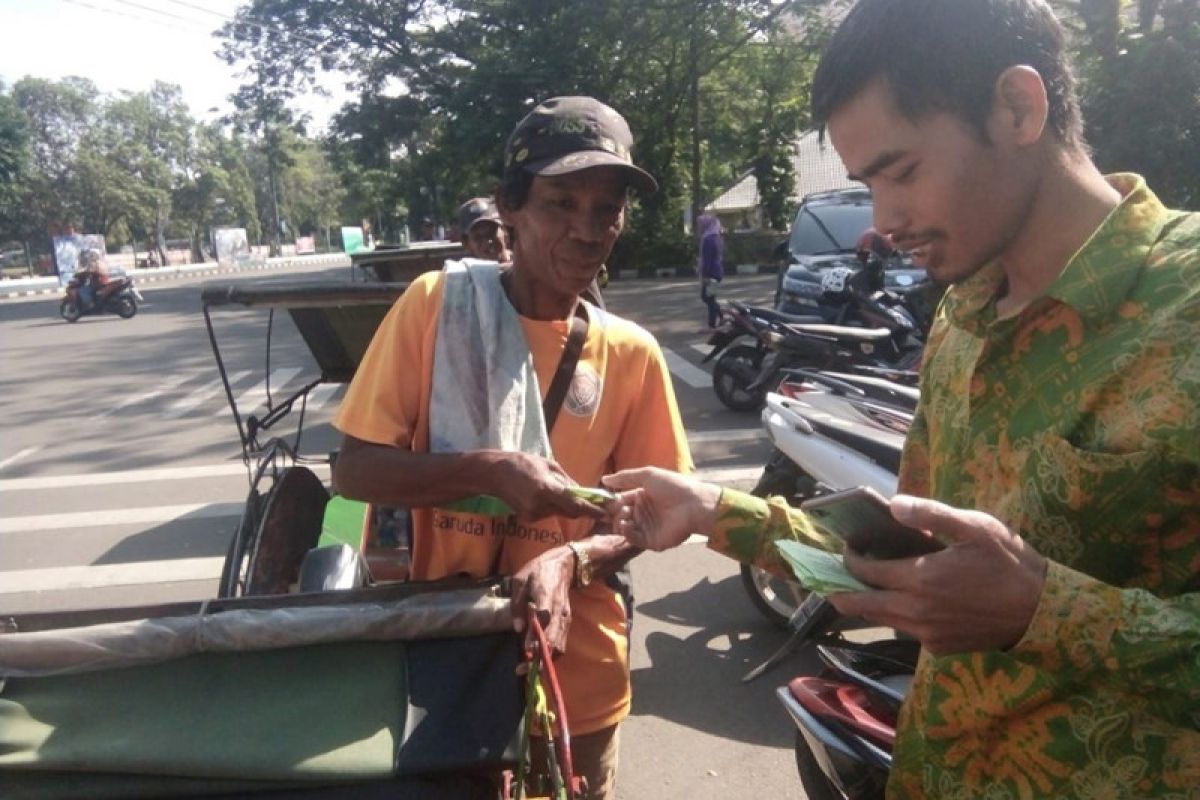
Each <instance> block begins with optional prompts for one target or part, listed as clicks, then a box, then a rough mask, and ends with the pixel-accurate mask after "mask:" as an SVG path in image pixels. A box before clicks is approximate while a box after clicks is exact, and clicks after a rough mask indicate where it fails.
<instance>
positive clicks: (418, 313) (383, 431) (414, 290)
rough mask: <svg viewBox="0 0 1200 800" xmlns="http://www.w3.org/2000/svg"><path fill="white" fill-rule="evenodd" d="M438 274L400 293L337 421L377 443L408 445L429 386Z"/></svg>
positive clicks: (344, 428)
mask: <svg viewBox="0 0 1200 800" xmlns="http://www.w3.org/2000/svg"><path fill="white" fill-rule="evenodd" d="M437 277H438V274H437V273H427V274H425V275H423V276H421V277H420V278H418V279H417V280H415V281H413V282H412V284H410V285H409V287H408V288H407V289H406V290H405V291H404V294H402V295H400V298H399V299H398V300H397V301H396V302H395V304H394V305H393V306H392V308H391V309H390V310H389V311H388V313H387V316H385V317H384V319H383V322H381V323H380V325H379V328H378V329H377V330H376V331H375V336H374V338H372V339H371V344H370V345H369V346H368V347H367V352H366V353H365V354H364V355H363V359H362V363H360V364H359V366H358V370H357V371H356V372H355V373H354V379H353V380H352V381H351V382H350V388H349V389H347V390H346V397H345V399H344V400H342V405H341V407H340V408H339V409H338V413H337V415H336V416H335V417H334V420H333V425H334V427H335V428H337V429H338V430H339V431H341V432H342V433H344V434H346V435H348V436H353V437H354V438H356V439H362V440H363V441H366V442H371V443H372V444H383V445H390V446H393V447H400V448H409V447H410V446H411V444H412V439H413V434H414V431H415V429H416V425H417V420H418V419H419V417H420V413H421V400H422V392H423V391H424V390H425V388H426V387H425V383H426V379H425V377H424V376H425V374H426V372H427V370H426V369H425V364H424V361H425V358H426V352H425V350H426V341H427V339H430V337H429V336H427V333H428V330H427V329H428V328H429V327H430V326H432V325H435V324H436V320H437V310H438V309H439V308H440V291H438V290H439V286H440V285H439V284H438V283H437V281H436V279H437Z"/></svg>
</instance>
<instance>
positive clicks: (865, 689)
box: [742, 369, 919, 800]
mask: <svg viewBox="0 0 1200 800" xmlns="http://www.w3.org/2000/svg"><path fill="white" fill-rule="evenodd" d="M917 398H918V391H917V389H916V388H915V375H913V374H911V373H905V372H902V371H896V370H887V369H878V370H875V371H874V372H873V373H871V374H853V373H830V372H818V371H812V370H793V371H790V372H788V373H787V375H786V376H785V378H784V380H783V381H782V382H781V383H780V385H779V391H778V392H773V393H770V394H768V395H767V400H766V408H765V409H764V410H763V414H762V417H763V425H764V427H765V428H766V430H767V433H768V436H769V437H770V439H771V442H772V444H773V445H774V448H775V449H774V451H773V453H772V455H771V458H770V460H769V461H768V463H767V465H766V466H765V467H764V469H763V474H762V476H761V477H760V479H759V481H758V485H757V486H756V487H755V489H754V490H753V491H754V493H755V494H757V495H760V496H766V495H779V496H782V497H784V498H785V499H786V500H787V501H788V503H789V504H791V505H799V504H800V503H801V502H802V501H804V500H806V499H808V498H810V497H815V496H818V495H821V494H825V493H828V492H830V491H833V490H837V489H844V488H848V487H852V486H870V487H871V488H873V489H875V490H876V491H878V492H879V493H880V494H883V495H885V496H890V495H892V494H894V493H895V491H896V483H897V472H898V469H899V463H900V452H901V448H902V446H903V442H904V436H905V434H906V433H907V431H908V428H909V426H910V425H911V423H912V417H913V412H914V410H915V408H916V403H917ZM742 580H743V583H744V585H745V586H746V589H747V592H748V593H749V595H750V598H751V600H752V601H753V602H754V604H755V606H756V607H757V608H758V609H759V610H760V611H761V612H762V613H763V614H765V615H766V616H767V617H768V618H769V619H771V620H772V621H774V622H776V623H777V624H780V625H782V626H784V627H786V628H787V629H788V630H789V631H790V634H791V635H790V636H789V638H788V641H787V643H786V644H785V645H784V646H783V647H782V648H780V650H779V651H777V652H776V653H775V654H774V655H773V656H772V657H771V658H770V659H768V661H767V662H766V663H764V664H762V665H760V666H759V667H757V668H756V669H754V670H752V671H751V672H750V673H749V674H748V675H747V676H746V678H745V679H744V680H752V679H754V678H756V677H758V676H760V675H762V674H763V673H764V672H766V671H767V670H768V669H770V668H771V667H772V666H774V665H777V664H779V663H781V662H782V661H783V660H784V659H785V658H786V657H787V656H788V655H790V654H791V653H792V652H794V651H795V650H796V649H797V648H798V647H800V646H802V645H806V644H815V645H816V648H817V653H818V655H819V656H820V658H821V661H822V662H823V664H824V668H823V669H822V671H821V674H819V675H816V676H813V675H800V676H797V677H795V678H793V679H792V680H790V681H789V682H788V683H787V684H786V685H784V686H780V687H778V688H777V689H776V695H777V697H778V698H779V701H780V703H781V704H782V705H783V706H784V708H785V709H786V710H787V712H788V715H789V716H790V717H791V719H792V721H793V723H794V724H795V726H796V739H795V745H794V747H795V758H796V767H797V770H798V772H799V775H800V781H801V784H802V785H803V787H804V791H805V794H806V796H807V797H809V798H810V800H881V799H882V798H883V794H884V786H885V784H886V782H887V775H888V772H889V770H890V768H891V758H892V756H891V753H892V748H893V745H894V742H895V731H896V718H897V713H898V711H899V708H900V704H901V703H902V702H903V699H904V696H905V694H906V692H907V690H908V686H909V684H910V683H911V681H912V675H913V673H914V671H915V669H916V659H917V654H918V651H919V645H918V643H917V642H915V641H913V640H910V639H906V638H895V639H882V640H878V641H873V642H869V643H865V644H864V643H858V642H853V641H851V640H849V639H847V638H846V637H845V636H844V635H843V633H842V630H843V627H844V626H843V620H842V619H841V618H840V617H839V615H838V614H837V611H836V609H834V607H833V605H832V604H830V603H829V602H828V601H827V600H826V599H825V598H823V597H821V596H819V595H815V594H812V593H810V592H807V591H806V590H804V589H803V588H802V587H800V586H799V585H798V584H796V583H793V582H790V581H785V580H782V579H780V578H776V577H774V576H773V575H771V574H770V573H767V572H765V571H763V570H759V569H757V568H755V567H750V566H743V567H742Z"/></svg>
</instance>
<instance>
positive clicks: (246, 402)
mask: <svg viewBox="0 0 1200 800" xmlns="http://www.w3.org/2000/svg"><path fill="white" fill-rule="evenodd" d="M299 374H300V367H281V368H280V369H277V370H275V371H274V372H272V373H271V374H270V376H269V378H268V380H265V381H260V382H259V383H257V384H255V385H254V386H252V387H250V388H249V389H247V390H246V391H244V392H242V394H241V396H240V397H237V398H235V399H234V404H235V405H236V406H237V407H238V412H239V413H241V412H242V410H243V409H245V411H246V413H249V412H252V411H254V409H256V408H258V407H259V406H261V405H263V404H264V403H266V402H267V384H268V383H269V384H270V385H271V395H272V397H275V398H278V394H276V391H277V390H279V389H282V388H283V387H284V386H287V385H288V384H289V383H291V381H292V379H293V378H295V377H296V376H297V375H299ZM224 413H229V408H227V407H226V408H222V409H220V410H219V411H217V414H224Z"/></svg>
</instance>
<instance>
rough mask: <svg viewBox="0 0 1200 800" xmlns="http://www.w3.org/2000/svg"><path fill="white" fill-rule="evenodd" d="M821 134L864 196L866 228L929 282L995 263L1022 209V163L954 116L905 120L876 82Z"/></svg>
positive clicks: (1025, 186) (1025, 201)
mask: <svg viewBox="0 0 1200 800" xmlns="http://www.w3.org/2000/svg"><path fill="white" fill-rule="evenodd" d="M828 129H829V137H830V140H831V141H832V142H833V146H834V148H835V149H836V150H837V151H838V155H840V156H841V158H842V161H843V162H844V163H845V164H846V167H847V168H848V169H849V171H850V175H851V176H852V177H855V178H857V179H859V180H861V181H863V182H864V183H865V184H866V185H867V186H868V187H869V188H870V190H871V195H872V198H873V202H874V215H875V228H876V229H877V230H879V231H880V232H882V233H885V234H889V235H890V236H891V237H892V241H893V243H894V244H895V246H896V247H897V248H898V249H900V250H907V251H909V252H910V253H911V254H912V257H913V261H914V262H915V263H916V264H918V265H919V266H922V267H924V268H925V269H926V270H927V271H928V272H929V275H930V277H932V278H933V279H935V280H938V281H944V282H950V283H954V282H958V281H962V280H965V279H966V278H968V277H970V276H971V275H974V274H975V273H976V272H978V271H979V270H980V268H982V267H983V266H985V265H986V264H988V263H990V262H991V261H993V260H995V259H997V258H1002V257H1003V256H1004V253H1005V251H1006V249H1007V248H1008V247H1009V245H1010V244H1011V243H1012V241H1013V240H1014V238H1015V236H1016V235H1017V233H1018V232H1019V231H1020V229H1021V226H1022V224H1023V223H1024V221H1025V219H1026V218H1027V215H1028V213H1029V210H1030V208H1031V206H1032V202H1033V196H1034V193H1035V191H1036V186H1035V181H1036V178H1034V177H1031V172H1030V169H1029V159H1027V158H1021V157H1020V154H1019V153H1018V152H1017V151H1016V150H1015V149H1014V148H1012V147H1009V146H1007V145H1005V144H1004V143H997V144H987V143H984V142H983V141H981V140H980V137H979V135H978V133H977V132H976V131H975V130H974V129H972V128H970V127H969V126H968V124H967V123H966V122H965V121H963V120H961V119H960V118H959V117H957V116H955V115H952V114H949V113H942V112H937V113H931V114H928V115H925V116H923V117H921V118H920V119H917V120H915V121H914V120H910V119H908V118H906V117H905V116H904V115H903V114H901V113H900V112H899V111H898V110H897V109H896V107H895V104H894V102H893V100H892V93H891V90H890V89H889V88H888V86H887V84H886V83H885V82H884V81H882V80H876V81H875V82H873V83H871V84H870V85H868V86H867V88H865V89H863V90H862V91H861V92H859V93H858V94H857V95H856V96H855V97H853V98H852V99H851V100H850V101H849V102H847V103H846V104H845V105H843V106H842V107H841V108H839V109H838V110H837V111H836V112H834V113H833V114H832V115H831V116H830V118H829V124H828ZM992 141H993V142H996V141H997V140H996V138H994V137H993V138H992Z"/></svg>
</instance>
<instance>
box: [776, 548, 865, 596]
mask: <svg viewBox="0 0 1200 800" xmlns="http://www.w3.org/2000/svg"><path fill="white" fill-rule="evenodd" d="M775 546H776V547H778V548H779V552H781V553H782V554H783V558H784V560H785V561H787V563H788V566H790V567H791V568H792V572H793V573H794V574H795V576H796V581H797V583H799V584H800V585H801V586H803V587H804V588H805V589H808V590H809V591H812V592H816V593H817V594H819V595H830V594H836V593H838V592H861V591H866V590H868V589H870V588H871V587H869V586H867V585H866V584H865V583H863V582H862V581H860V580H859V579H858V578H856V577H854V576H853V575H851V574H850V573H849V572H848V571H847V570H846V566H845V564H843V563H842V557H841V555H839V554H837V553H829V552H826V551H825V550H818V549H817V548H815V547H809V546H808V545H806V544H801V543H800V542H792V541H784V542H776V543H775Z"/></svg>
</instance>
